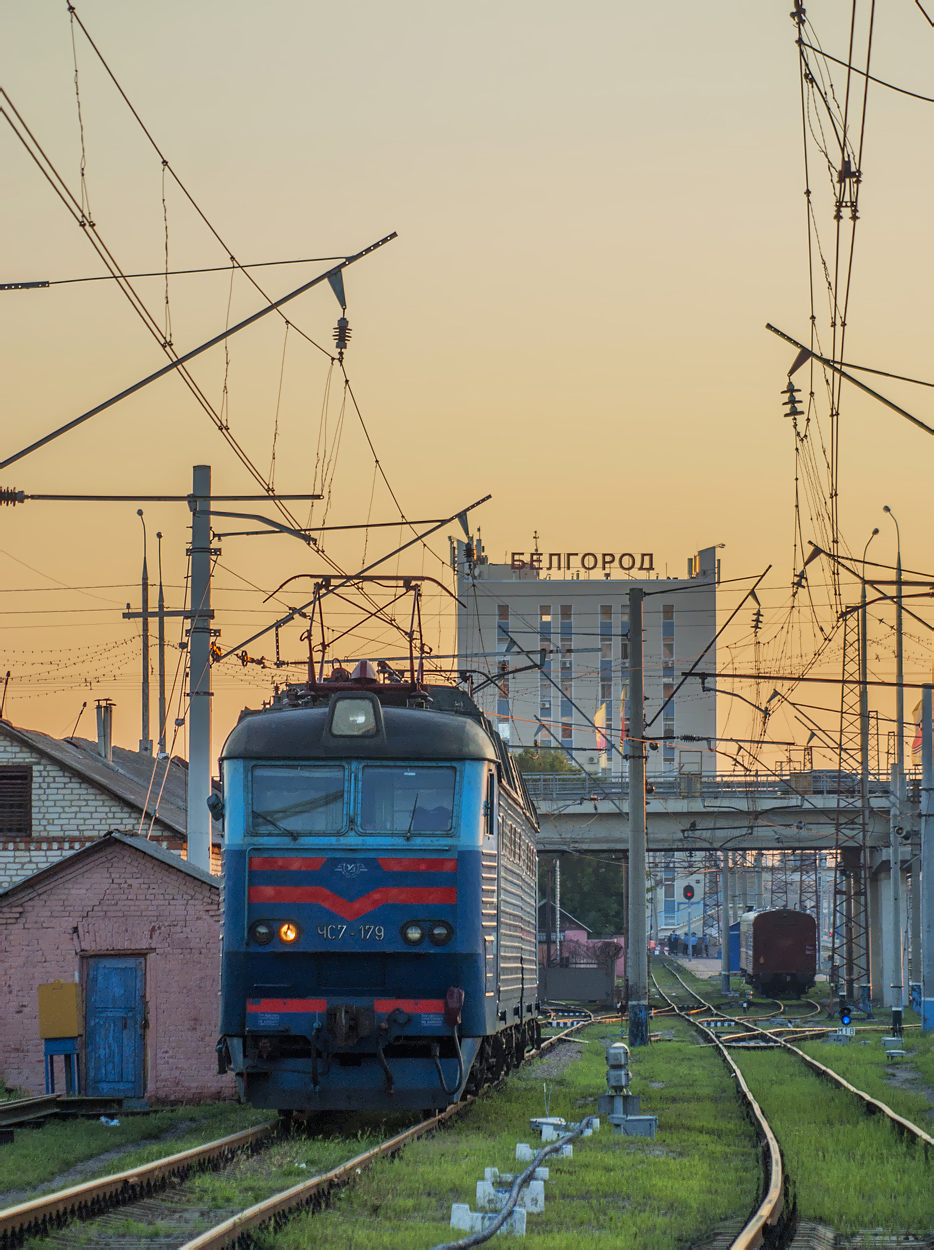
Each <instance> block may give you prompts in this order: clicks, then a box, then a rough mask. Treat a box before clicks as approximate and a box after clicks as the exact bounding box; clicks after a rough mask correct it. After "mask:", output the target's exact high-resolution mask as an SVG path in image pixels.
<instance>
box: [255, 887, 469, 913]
mask: <svg viewBox="0 0 934 1250" xmlns="http://www.w3.org/2000/svg"><path fill="white" fill-rule="evenodd" d="M247 897H248V898H249V901H250V902H251V903H318V904H319V905H320V906H321V907H326V908H327V910H328V911H331V912H333V913H334V914H335V916H340V917H341V919H342V920H359V918H360V917H361V916H365V915H367V913H368V912H371V911H375V910H376V908H378V907H385V906H386V905H387V904H388V903H409V904H411V905H413V906H414V905H417V904H428V903H456V902H457V889H456V887H453V886H452V887H448V886H444V887H441V888H438V889H431V888H422V887H406V886H383V887H382V888H381V889H378V890H371V891H370V892H369V894H364V895H363V897H362V898H356V899H347V898H341V897H340V896H339V895H337V894H332V893H331V891H330V890H326V889H325V888H324V886H320V885H298V886H288V885H251V886H250V889H249V893H248V896H247Z"/></svg>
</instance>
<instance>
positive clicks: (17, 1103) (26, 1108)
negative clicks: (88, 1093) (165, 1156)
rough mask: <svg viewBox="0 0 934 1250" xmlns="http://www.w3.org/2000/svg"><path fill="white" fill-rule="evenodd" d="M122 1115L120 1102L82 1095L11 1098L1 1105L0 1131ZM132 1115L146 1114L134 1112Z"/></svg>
mask: <svg viewBox="0 0 934 1250" xmlns="http://www.w3.org/2000/svg"><path fill="white" fill-rule="evenodd" d="M118 1111H119V1112H120V1113H121V1115H125V1114H126V1112H125V1111H124V1109H123V1099H122V1098H87V1097H84V1096H82V1095H76V1096H72V1095H70V1094H41V1095H39V1096H38V1097H36V1098H11V1099H9V1100H8V1101H6V1102H0V1128H5V1129H12V1128H20V1127H21V1126H22V1125H24V1124H35V1123H36V1122H37V1121H39V1120H48V1119H51V1118H52V1117H56V1118H58V1117H65V1116H98V1115H103V1114H105V1113H106V1114H108V1115H113V1114H114V1113H115V1112H118ZM134 1114H136V1115H140V1114H146V1113H145V1112H144V1111H142V1112H141V1111H134Z"/></svg>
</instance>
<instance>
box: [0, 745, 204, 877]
mask: <svg viewBox="0 0 934 1250" xmlns="http://www.w3.org/2000/svg"><path fill="white" fill-rule="evenodd" d="M2 764H31V765H32V837H31V838H20V837H17V838H12V837H6V838H3V839H0V890H5V889H6V888H7V886H10V885H14V884H15V883H16V882H17V881H22V880H23V878H24V877H28V876H30V874H31V873H34V872H38V871H39V870H40V869H41V868H47V867H48V866H49V864H50V863H53V862H54V861H55V860H57V859H62V858H63V857H64V856H65V855H69V854H70V853H71V852H72V851H76V850H80V849H81V847H83V846H86V845H87V844H88V843H89V842H93V841H95V840H96V839H97V838H100V837H103V835H104V834H105V833H129V834H135V833H136V832H137V829H138V828H139V816H140V814H139V811H138V809H136V808H134V807H131V806H130V805H129V804H128V803H123V802H121V801H120V800H119V799H117V798H114V797H113V796H112V795H110V794H106V793H105V792H104V791H103V790H98V788H97V787H96V786H93V785H91V784H90V782H87V781H83V780H82V779H81V778H80V777H77V776H75V774H74V773H71V772H69V771H68V769H67V768H62V767H61V766H60V765H58V764H56V763H54V762H53V761H52V760H50V759H47V758H46V757H45V756H44V755H41V754H40V753H39V752H38V751H32V750H30V749H29V747H27V746H24V745H22V744H21V743H19V742H14V741H11V740H10V739H9V738H6V737H5V736H3V735H0V765H2ZM148 827H149V821H148V820H147V821H146V823H145V828H146V829H148ZM153 837H154V838H156V839H157V840H158V841H159V843H160V844H161V845H162V846H167V847H169V848H170V849H171V850H181V848H182V846H183V845H184V842H183V840H182V839H180V838H179V836H178V834H177V833H175V832H174V830H171V829H169V828H168V826H166V825H163V824H162V822H161V821H158V820H157V821H156V823H155V825H154V826H153Z"/></svg>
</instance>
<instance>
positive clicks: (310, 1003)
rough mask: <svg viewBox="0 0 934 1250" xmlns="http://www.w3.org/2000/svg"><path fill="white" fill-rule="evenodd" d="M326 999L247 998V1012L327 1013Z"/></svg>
mask: <svg viewBox="0 0 934 1250" xmlns="http://www.w3.org/2000/svg"><path fill="white" fill-rule="evenodd" d="M327 1007H328V1000H327V999H326V998H248V999H247V1000H246V1009H247V1011H275V1012H281V1011H327Z"/></svg>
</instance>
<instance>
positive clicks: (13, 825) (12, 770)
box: [0, 764, 32, 837]
mask: <svg viewBox="0 0 934 1250" xmlns="http://www.w3.org/2000/svg"><path fill="white" fill-rule="evenodd" d="M0 834H4V835H8V834H13V835H18V836H19V837H30V836H31V835H32V767H31V765H28V764H27V765H25V766H19V765H12V764H7V765H4V766H2V767H0Z"/></svg>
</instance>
